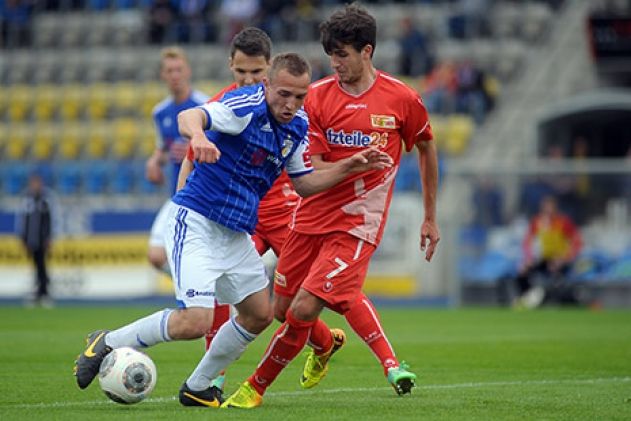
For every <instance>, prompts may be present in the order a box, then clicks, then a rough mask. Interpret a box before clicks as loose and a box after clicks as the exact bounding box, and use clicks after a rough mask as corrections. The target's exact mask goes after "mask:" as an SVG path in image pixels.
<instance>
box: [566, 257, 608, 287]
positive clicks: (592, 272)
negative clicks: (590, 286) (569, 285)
mask: <svg viewBox="0 0 631 421" xmlns="http://www.w3.org/2000/svg"><path fill="white" fill-rule="evenodd" d="M611 263H612V262H611V258H610V257H609V256H608V255H607V254H606V253H605V252H603V251H602V250H596V249H593V250H584V251H583V252H581V254H580V255H579V256H578V257H577V258H576V261H575V262H574V264H573V265H572V269H571V271H570V274H569V276H568V279H569V280H570V281H573V282H598V281H599V280H601V279H602V277H603V274H604V273H605V272H606V271H607V270H608V269H609V267H610V266H611Z"/></svg>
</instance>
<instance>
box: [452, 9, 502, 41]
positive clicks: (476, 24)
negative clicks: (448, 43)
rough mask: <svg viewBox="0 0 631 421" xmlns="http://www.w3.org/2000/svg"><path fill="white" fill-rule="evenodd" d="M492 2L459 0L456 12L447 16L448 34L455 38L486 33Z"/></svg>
mask: <svg viewBox="0 0 631 421" xmlns="http://www.w3.org/2000/svg"><path fill="white" fill-rule="evenodd" d="M492 3H493V1H492V0H459V1H458V2H457V4H456V13H454V14H453V15H451V16H450V17H449V18H448V27H449V35H450V36H451V37H452V38H456V39H468V38H475V37H479V36H483V35H487V34H488V33H489V28H488V26H489V24H488V15H489V11H490V10H491V9H492Z"/></svg>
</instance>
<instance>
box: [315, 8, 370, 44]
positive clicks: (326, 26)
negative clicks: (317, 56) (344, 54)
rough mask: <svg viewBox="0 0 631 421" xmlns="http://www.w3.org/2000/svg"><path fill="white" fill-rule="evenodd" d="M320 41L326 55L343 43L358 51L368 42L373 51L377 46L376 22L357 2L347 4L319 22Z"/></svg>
mask: <svg viewBox="0 0 631 421" xmlns="http://www.w3.org/2000/svg"><path fill="white" fill-rule="evenodd" d="M320 42H322V47H324V51H325V52H326V53H327V54H328V55H331V53H332V52H333V50H335V49H337V48H342V47H343V46H345V45H351V46H352V47H353V48H354V49H355V51H358V52H359V51H361V49H362V48H364V47H365V46H366V45H368V44H370V45H372V48H373V53H374V50H375V47H376V46H377V22H376V21H375V18H374V17H373V16H372V15H371V14H370V13H368V12H367V11H366V9H364V8H363V7H361V6H360V5H359V4H357V3H351V4H348V5H346V7H344V9H339V10H337V11H335V12H334V13H333V14H332V15H331V16H330V17H329V19H328V20H326V21H324V22H322V23H321V24H320Z"/></svg>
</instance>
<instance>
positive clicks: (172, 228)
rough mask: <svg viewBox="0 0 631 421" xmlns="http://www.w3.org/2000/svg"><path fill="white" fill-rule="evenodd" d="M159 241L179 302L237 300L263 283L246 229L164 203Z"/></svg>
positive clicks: (192, 304) (264, 278)
mask: <svg viewBox="0 0 631 421" xmlns="http://www.w3.org/2000/svg"><path fill="white" fill-rule="evenodd" d="M164 239H165V246H166V251H167V258H168V260H169V266H170V267H171V276H172V277H173V285H174V287H175V298H176V300H177V301H178V305H180V306H181V307H185V308H187V307H207V308H214V307H215V299H217V302H219V303H220V304H238V303H240V302H241V301H243V300H244V299H245V298H247V297H249V296H250V295H252V294H254V293H255V292H258V291H261V290H263V289H265V288H267V284H268V279H267V276H266V274H265V266H264V264H263V261H262V260H261V257H260V256H259V254H258V253H257V252H256V248H255V247H254V243H253V242H252V240H251V238H250V235H249V234H247V233H245V232H236V231H233V230H231V229H228V228H226V227H224V226H222V225H219V224H217V223H215V222H213V221H211V220H210V219H208V218H206V217H204V216H202V215H200V214H199V213H197V212H195V211H193V210H191V209H188V208H186V207H183V206H179V205H177V204H173V206H172V207H171V208H170V212H169V218H168V221H167V231H166V235H165V238H164Z"/></svg>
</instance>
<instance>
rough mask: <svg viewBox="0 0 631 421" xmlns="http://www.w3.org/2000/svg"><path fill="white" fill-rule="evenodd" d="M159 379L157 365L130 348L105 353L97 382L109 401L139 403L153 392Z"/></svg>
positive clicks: (145, 355) (146, 356)
mask: <svg viewBox="0 0 631 421" xmlns="http://www.w3.org/2000/svg"><path fill="white" fill-rule="evenodd" d="M157 379H158V372H157V371H156V365H155V364H154V363H153V361H152V360H151V358H149V356H148V355H147V354H144V353H142V352H140V351H136V350H135V349H133V348H130V347H123V348H117V349H115V350H113V351H112V352H110V353H109V354H107V356H106V357H105V358H104V359H103V362H102V363H101V368H100V370H99V383H100V385H101V389H102V390H103V392H105V394H106V395H107V397H108V398H110V399H111V400H113V401H114V402H117V403H122V404H131V403H136V402H140V401H141V400H143V399H145V398H146V397H147V396H149V394H150V393H151V392H152V391H153V388H154V387H155V386H156V381H157Z"/></svg>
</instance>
